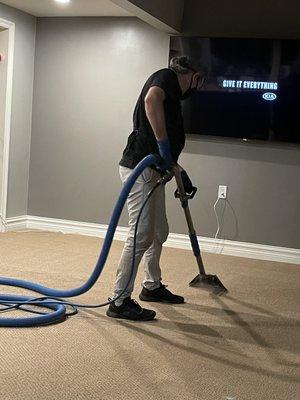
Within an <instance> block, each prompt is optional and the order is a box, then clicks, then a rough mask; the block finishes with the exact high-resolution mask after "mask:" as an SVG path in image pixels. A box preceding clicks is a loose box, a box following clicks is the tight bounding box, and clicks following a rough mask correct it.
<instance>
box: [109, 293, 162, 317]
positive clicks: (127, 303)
mask: <svg viewBox="0 0 300 400" xmlns="http://www.w3.org/2000/svg"><path fill="white" fill-rule="evenodd" d="M106 315H108V316H109V317H112V318H122V319H130V320H132V321H150V320H152V319H154V318H155V315H156V312H155V311H152V310H147V309H146V308H142V307H141V306H140V305H139V304H138V302H136V301H135V300H133V299H132V298H131V297H126V299H124V301H123V303H122V304H121V305H120V306H116V305H115V303H111V304H110V305H109V307H108V309H107V311H106Z"/></svg>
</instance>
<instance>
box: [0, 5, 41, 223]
mask: <svg viewBox="0 0 300 400" xmlns="http://www.w3.org/2000/svg"><path fill="white" fill-rule="evenodd" d="M0 18H4V19H6V20H9V21H11V22H14V23H15V24H16V31H15V53H14V76H13V98H12V121H11V141H10V160H9V177H8V208H7V217H14V216H17V215H25V214H27V201H28V179H29V158H30V136H31V120H32V118H31V116H32V95H33V73H34V51H35V27H36V18H34V17H32V16H31V15H28V14H25V13H23V12H21V11H18V10H16V9H15V8H11V7H7V6H5V5H3V4H0Z"/></svg>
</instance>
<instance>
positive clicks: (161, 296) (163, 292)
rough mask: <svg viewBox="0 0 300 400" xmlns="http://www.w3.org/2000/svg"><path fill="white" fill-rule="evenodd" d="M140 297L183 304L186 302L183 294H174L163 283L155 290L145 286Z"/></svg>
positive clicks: (147, 299)
mask: <svg viewBox="0 0 300 400" xmlns="http://www.w3.org/2000/svg"><path fill="white" fill-rule="evenodd" d="M139 298H140V299H141V300H143V301H159V302H161V303H171V304H181V303H184V298H183V297H182V296H177V295H176V294H173V293H171V292H170V290H168V289H167V288H166V286H165V285H163V284H162V283H161V284H160V287H159V288H157V289H154V290H149V289H146V288H145V287H143V289H142V291H141V293H140V295H139Z"/></svg>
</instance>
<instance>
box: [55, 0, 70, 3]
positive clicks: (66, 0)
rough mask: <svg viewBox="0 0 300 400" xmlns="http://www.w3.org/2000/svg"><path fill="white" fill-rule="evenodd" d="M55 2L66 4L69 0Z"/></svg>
mask: <svg viewBox="0 0 300 400" xmlns="http://www.w3.org/2000/svg"><path fill="white" fill-rule="evenodd" d="M55 1H56V3H61V4H67V3H70V1H71V0H55Z"/></svg>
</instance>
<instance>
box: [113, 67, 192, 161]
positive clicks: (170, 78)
mask: <svg viewBox="0 0 300 400" xmlns="http://www.w3.org/2000/svg"><path fill="white" fill-rule="evenodd" d="M152 86H158V87H160V88H161V89H163V91H164V92H165V94H166V98H165V100H164V110H165V120H166V129H167V133H168V138H169V141H170V147H171V154H172V157H173V160H174V161H175V162H177V160H178V157H179V155H180V153H181V151H182V149H183V148H184V143H185V135H184V128H183V119H182V112H181V103H180V97H181V88H180V86H179V82H178V78H177V75H176V74H175V72H173V71H172V70H171V69H168V68H165V69H161V70H159V71H157V72H155V73H154V74H152V75H151V76H150V78H149V79H148V80H147V82H146V83H145V85H144V87H143V89H142V92H141V94H140V96H139V98H138V101H137V103H136V106H135V110H134V114H133V132H132V133H131V134H130V135H129V137H128V141H127V146H126V148H125V150H124V152H123V156H122V159H121V161H120V165H122V166H123V167H127V168H135V166H136V165H137V164H138V163H139V162H140V161H141V160H142V159H143V158H144V157H146V156H147V155H149V154H158V153H159V152H158V146H157V142H156V138H155V135H154V132H153V130H152V128H151V125H150V123H149V121H148V118H147V115H146V111H145V97H146V94H147V93H148V90H149V89H150V88H151V87H152Z"/></svg>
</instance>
